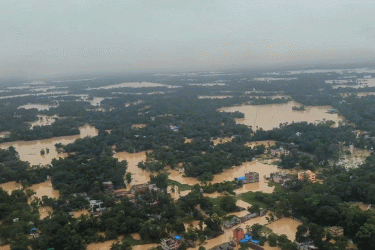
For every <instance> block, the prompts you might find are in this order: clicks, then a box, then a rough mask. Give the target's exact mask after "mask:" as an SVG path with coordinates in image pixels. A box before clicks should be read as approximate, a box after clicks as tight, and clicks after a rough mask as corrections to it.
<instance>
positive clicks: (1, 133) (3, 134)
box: [0, 131, 10, 138]
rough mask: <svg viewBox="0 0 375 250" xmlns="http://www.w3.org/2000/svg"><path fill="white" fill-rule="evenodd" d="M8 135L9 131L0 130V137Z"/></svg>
mask: <svg viewBox="0 0 375 250" xmlns="http://www.w3.org/2000/svg"><path fill="white" fill-rule="evenodd" d="M9 135H10V131H3V132H0V138H5V137H8V136H9Z"/></svg>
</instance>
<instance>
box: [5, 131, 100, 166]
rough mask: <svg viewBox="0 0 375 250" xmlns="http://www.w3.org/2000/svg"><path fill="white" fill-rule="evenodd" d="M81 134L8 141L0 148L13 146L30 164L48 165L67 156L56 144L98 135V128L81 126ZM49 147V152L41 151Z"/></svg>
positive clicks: (21, 157)
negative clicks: (57, 148)
mask: <svg viewBox="0 0 375 250" xmlns="http://www.w3.org/2000/svg"><path fill="white" fill-rule="evenodd" d="M79 130H80V134H79V135H72V136H62V137H54V138H51V139H44V140H35V141H16V142H6V143H2V144H0V148H2V149H7V148H9V147H10V146H13V147H14V148H15V149H16V151H17V152H18V154H19V156H20V159H21V161H28V162H29V163H30V165H47V164H50V163H51V161H52V159H54V158H64V157H66V156H67V154H65V153H58V152H57V151H56V148H55V144H57V143H61V144H63V145H66V144H69V143H72V142H74V141H75V140H76V139H78V138H84V137H86V136H96V135H98V130H97V129H95V128H94V127H92V126H90V125H85V126H83V127H81V128H80V129H79ZM47 148H48V149H49V153H46V154H44V155H41V154H40V151H41V150H42V149H43V150H47Z"/></svg>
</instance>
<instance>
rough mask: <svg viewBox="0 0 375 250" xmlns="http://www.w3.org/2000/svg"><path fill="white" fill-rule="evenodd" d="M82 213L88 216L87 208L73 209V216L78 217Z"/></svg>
mask: <svg viewBox="0 0 375 250" xmlns="http://www.w3.org/2000/svg"><path fill="white" fill-rule="evenodd" d="M82 215H88V216H90V212H89V211H87V210H79V211H73V215H72V216H73V218H79V217H81V216H82Z"/></svg>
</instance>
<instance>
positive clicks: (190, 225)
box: [184, 220, 206, 231]
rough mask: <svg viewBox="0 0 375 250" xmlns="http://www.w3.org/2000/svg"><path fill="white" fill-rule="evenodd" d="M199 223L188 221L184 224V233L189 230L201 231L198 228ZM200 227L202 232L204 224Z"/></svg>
mask: <svg viewBox="0 0 375 250" xmlns="http://www.w3.org/2000/svg"><path fill="white" fill-rule="evenodd" d="M199 223H200V221H199V220H193V221H189V222H184V226H185V231H187V230H188V229H189V228H192V229H199V230H200V229H201V228H200V227H199ZM202 227H203V230H204V229H205V228H206V224H204V222H203V224H202Z"/></svg>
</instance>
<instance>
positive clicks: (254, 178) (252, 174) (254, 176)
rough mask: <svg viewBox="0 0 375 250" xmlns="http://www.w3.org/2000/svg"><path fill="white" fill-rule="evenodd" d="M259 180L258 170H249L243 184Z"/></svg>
mask: <svg viewBox="0 0 375 250" xmlns="http://www.w3.org/2000/svg"><path fill="white" fill-rule="evenodd" d="M254 182H259V174H258V173H257V172H249V173H246V174H245V180H244V181H242V183H243V184H246V183H254Z"/></svg>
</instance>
